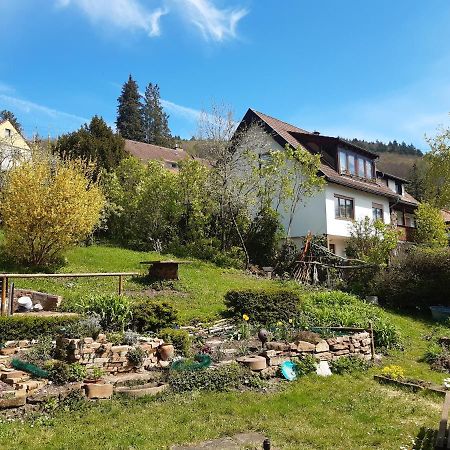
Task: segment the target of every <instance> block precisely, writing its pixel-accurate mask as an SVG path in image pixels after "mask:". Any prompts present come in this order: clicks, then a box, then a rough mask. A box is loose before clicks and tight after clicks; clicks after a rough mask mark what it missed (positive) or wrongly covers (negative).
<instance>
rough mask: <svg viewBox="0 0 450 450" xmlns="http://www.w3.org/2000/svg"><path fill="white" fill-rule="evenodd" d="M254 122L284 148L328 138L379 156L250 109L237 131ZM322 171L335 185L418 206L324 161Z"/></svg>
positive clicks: (387, 189) (382, 187)
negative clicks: (346, 173)
mask: <svg viewBox="0 0 450 450" xmlns="http://www.w3.org/2000/svg"><path fill="white" fill-rule="evenodd" d="M252 122H257V123H259V124H260V125H261V126H262V127H263V128H265V130H266V131H267V132H269V134H271V135H272V137H273V138H274V139H275V141H277V142H278V143H279V144H280V145H281V146H282V147H284V146H285V145H286V144H289V145H290V146H291V147H293V148H297V147H299V146H301V147H304V146H303V145H302V143H301V142H300V140H301V137H302V136H304V137H307V135H308V136H311V138H327V139H334V140H336V142H342V143H343V144H345V145H349V146H351V147H353V148H355V149H358V150H360V151H361V153H365V154H371V155H373V156H376V157H377V156H378V155H377V154H376V153H373V152H369V151H367V150H365V149H362V148H361V147H358V146H356V145H354V144H352V143H351V142H348V141H346V140H344V139H341V138H334V137H331V136H322V135H317V134H314V133H311V132H309V131H306V130H303V129H302V128H298V127H296V126H294V125H291V124H289V123H286V122H283V121H281V120H278V119H275V118H274V117H271V116H268V115H267V114H263V113H261V112H258V111H255V110H254V109H251V108H249V109H248V111H247V112H246V113H245V115H244V117H243V119H242V121H241V123H240V124H239V126H238V128H237V131H239V130H242V129H243V128H244V127H245V126H247V125H250V124H251V123H252ZM320 171H321V172H322V174H323V175H324V176H325V178H326V179H327V181H329V182H331V183H335V184H339V185H342V186H346V187H350V188H353V189H357V190H359V191H364V192H369V193H371V194H376V195H381V196H383V197H388V198H390V199H392V200H395V201H396V202H401V203H406V204H409V205H417V204H418V202H417V201H416V200H415V199H414V198H413V197H412V196H411V195H409V194H405V195H403V196H399V195H398V194H396V193H395V192H393V191H392V190H391V189H389V188H388V187H387V186H386V185H385V184H383V183H381V182H379V181H378V180H373V181H369V180H364V179H361V178H356V177H351V176H347V175H341V174H340V173H339V172H337V171H336V170H335V169H334V168H333V167H331V166H330V165H329V164H326V163H325V162H324V161H322V163H321V165H320Z"/></svg>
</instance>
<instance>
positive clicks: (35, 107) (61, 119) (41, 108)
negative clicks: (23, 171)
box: [0, 93, 89, 134]
mask: <svg viewBox="0 0 450 450" xmlns="http://www.w3.org/2000/svg"><path fill="white" fill-rule="evenodd" d="M0 104H1V105H2V109H3V108H5V109H9V110H12V111H13V112H14V113H15V114H16V116H18V117H19V119H20V121H21V122H22V124H23V125H24V126H25V130H26V132H27V133H28V134H31V133H34V132H35V131H36V129H37V130H39V131H40V132H42V131H45V133H46V134H47V133H48V134H60V133H62V132H66V131H69V130H73V129H74V128H77V127H79V126H80V125H82V124H83V123H86V122H89V120H88V119H86V118H85V117H81V116H77V115H75V114H71V113H67V112H64V111H59V110H57V109H54V108H49V107H48V106H45V105H41V104H38V103H35V102H32V101H29V100H26V99H23V98H18V97H14V96H12V95H6V94H2V93H0Z"/></svg>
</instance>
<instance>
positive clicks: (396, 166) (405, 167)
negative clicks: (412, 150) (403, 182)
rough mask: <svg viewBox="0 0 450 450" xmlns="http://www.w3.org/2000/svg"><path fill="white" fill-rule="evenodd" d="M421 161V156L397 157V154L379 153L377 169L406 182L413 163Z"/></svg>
mask: <svg viewBox="0 0 450 450" xmlns="http://www.w3.org/2000/svg"><path fill="white" fill-rule="evenodd" d="M421 160H422V157H421V156H414V155H399V154H398V153H380V157H379V159H378V162H377V167H378V169H379V170H381V171H383V172H387V173H390V174H392V175H397V176H398V177H401V178H406V179H407V180H408V179H410V177H411V170H412V167H413V165H414V163H416V164H417V163H418V162H419V161H421Z"/></svg>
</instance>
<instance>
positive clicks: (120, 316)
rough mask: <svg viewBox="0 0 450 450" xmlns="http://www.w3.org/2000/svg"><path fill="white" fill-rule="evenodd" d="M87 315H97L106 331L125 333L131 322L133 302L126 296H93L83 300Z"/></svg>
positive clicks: (83, 310)
mask: <svg viewBox="0 0 450 450" xmlns="http://www.w3.org/2000/svg"><path fill="white" fill-rule="evenodd" d="M79 308H80V310H81V311H82V312H84V313H85V314H96V315H97V316H98V317H99V320H100V325H101V327H102V329H103V330H104V331H124V329H125V327H127V326H128V325H129V323H130V321H131V316H132V314H131V302H130V300H129V298H128V297H125V296H124V295H114V294H101V295H92V296H90V297H86V298H84V299H82V300H81V302H80V304H79Z"/></svg>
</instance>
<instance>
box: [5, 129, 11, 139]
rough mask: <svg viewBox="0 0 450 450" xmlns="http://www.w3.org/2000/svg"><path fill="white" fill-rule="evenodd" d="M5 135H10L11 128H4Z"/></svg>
mask: <svg viewBox="0 0 450 450" xmlns="http://www.w3.org/2000/svg"><path fill="white" fill-rule="evenodd" d="M5 137H6V138H8V137H11V129H10V128H5Z"/></svg>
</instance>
